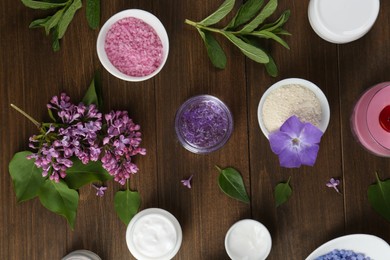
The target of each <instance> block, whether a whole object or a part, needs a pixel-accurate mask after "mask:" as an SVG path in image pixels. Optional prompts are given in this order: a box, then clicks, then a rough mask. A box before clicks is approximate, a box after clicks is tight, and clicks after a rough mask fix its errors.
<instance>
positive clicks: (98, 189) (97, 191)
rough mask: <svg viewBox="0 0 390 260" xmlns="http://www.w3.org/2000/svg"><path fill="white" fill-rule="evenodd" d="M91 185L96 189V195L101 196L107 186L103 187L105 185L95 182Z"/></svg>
mask: <svg viewBox="0 0 390 260" xmlns="http://www.w3.org/2000/svg"><path fill="white" fill-rule="evenodd" d="M92 187H94V188H95V189H96V196H98V197H103V196H104V192H105V191H106V190H107V187H105V186H97V185H95V184H92Z"/></svg>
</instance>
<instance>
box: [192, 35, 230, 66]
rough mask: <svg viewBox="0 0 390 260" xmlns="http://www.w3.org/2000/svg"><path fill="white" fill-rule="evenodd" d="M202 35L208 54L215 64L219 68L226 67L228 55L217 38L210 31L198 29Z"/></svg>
mask: <svg viewBox="0 0 390 260" xmlns="http://www.w3.org/2000/svg"><path fill="white" fill-rule="evenodd" d="M198 31H199V34H200V36H201V37H202V39H203V41H204V44H205V46H206V49H207V54H208V56H209V58H210V60H211V62H212V63H213V65H214V66H215V67H217V68H219V69H224V68H225V67H226V60H227V59H226V55H225V52H224V51H223V49H222V47H221V46H220V45H219V43H218V42H217V40H215V38H214V37H213V36H212V35H211V33H210V32H208V31H203V30H202V29H198Z"/></svg>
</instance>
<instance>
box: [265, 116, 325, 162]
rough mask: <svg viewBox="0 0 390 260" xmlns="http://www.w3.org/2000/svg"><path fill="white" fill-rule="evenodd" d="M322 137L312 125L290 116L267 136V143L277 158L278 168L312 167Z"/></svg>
mask: <svg viewBox="0 0 390 260" xmlns="http://www.w3.org/2000/svg"><path fill="white" fill-rule="evenodd" d="M322 135H323V132H322V131H321V130H320V129H318V128H317V127H315V126H314V125H312V124H310V123H302V122H301V121H300V120H299V119H298V117H296V116H291V117H290V118H288V119H287V120H286V121H285V122H284V124H283V125H282V126H281V127H280V129H279V130H278V131H276V132H273V133H271V134H270V135H269V142H270V145H271V149H272V151H273V152H274V153H275V154H277V155H278V156H279V162H280V166H282V167H286V168H298V167H300V166H301V165H308V166H313V165H314V163H315V161H316V159H317V154H318V150H319V148H320V147H319V143H320V141H321V137H322Z"/></svg>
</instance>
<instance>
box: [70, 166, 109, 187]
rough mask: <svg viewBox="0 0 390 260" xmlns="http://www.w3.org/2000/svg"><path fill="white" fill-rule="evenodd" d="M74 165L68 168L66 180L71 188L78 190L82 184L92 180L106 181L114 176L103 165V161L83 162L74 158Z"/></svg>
mask: <svg viewBox="0 0 390 260" xmlns="http://www.w3.org/2000/svg"><path fill="white" fill-rule="evenodd" d="M72 161H73V166H72V167H70V168H68V169H67V170H66V177H65V179H64V181H65V182H66V184H67V185H68V186H69V188H71V189H75V190H78V189H80V188H81V187H82V186H84V185H86V184H88V183H91V182H96V181H100V182H104V181H108V180H111V179H112V178H113V177H112V176H111V175H110V174H109V173H108V172H107V171H106V170H105V169H104V168H103V167H102V163H101V162H92V161H90V162H89V163H88V164H83V163H82V162H81V161H80V160H78V159H72Z"/></svg>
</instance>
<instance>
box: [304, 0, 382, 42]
mask: <svg viewBox="0 0 390 260" xmlns="http://www.w3.org/2000/svg"><path fill="white" fill-rule="evenodd" d="M378 13H379V0H310V3H309V10H308V16H309V22H310V24H311V27H312V28H313V30H314V31H315V32H316V33H317V34H318V35H319V36H320V37H321V38H323V39H324V40H326V41H328V42H332V43H347V42H352V41H354V40H357V39H359V38H360V37H362V36H363V35H365V34H366V33H367V32H368V31H369V30H370V29H371V27H372V26H373V25H374V23H375V20H376V18H377V16H378Z"/></svg>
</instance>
